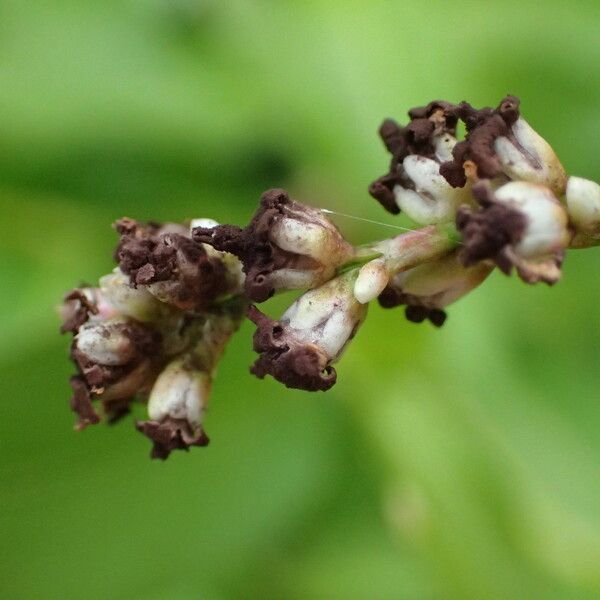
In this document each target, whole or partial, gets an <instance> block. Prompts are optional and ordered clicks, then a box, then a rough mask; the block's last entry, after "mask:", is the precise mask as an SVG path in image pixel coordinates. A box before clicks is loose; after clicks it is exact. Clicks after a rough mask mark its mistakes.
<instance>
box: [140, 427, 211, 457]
mask: <svg viewBox="0 0 600 600" xmlns="http://www.w3.org/2000/svg"><path fill="white" fill-rule="evenodd" d="M136 428H137V430H138V431H140V432H141V433H143V434H144V435H145V436H146V437H148V438H150V439H151V440H152V441H153V442H154V445H153V447H152V452H151V453H150V456H151V457H152V458H158V459H160V460H165V459H167V458H168V457H169V454H171V452H172V451H173V450H189V448H190V446H208V444H209V441H210V440H209V439H208V436H207V435H206V433H205V432H204V430H203V429H202V428H201V427H199V426H198V427H197V428H196V429H195V430H194V429H192V427H191V426H190V424H189V423H188V422H187V421H186V420H185V419H172V418H166V419H164V420H163V421H160V422H159V421H138V422H137V423H136Z"/></svg>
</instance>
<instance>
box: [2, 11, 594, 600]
mask: <svg viewBox="0 0 600 600" xmlns="http://www.w3.org/2000/svg"><path fill="white" fill-rule="evenodd" d="M599 22H600V4H598V2H594V1H588V2H576V3H574V2H570V3H565V2H559V1H558V0H552V1H549V2H545V3H538V2H533V1H526V0H521V1H519V2H515V1H512V0H507V1H504V2H496V3H493V4H492V3H483V2H481V3H480V2H472V1H467V2H461V3H458V2H437V1H433V2H429V3H425V2H414V1H407V2H393V1H390V0H386V1H374V2H358V1H355V0H345V1H341V0H335V1H333V0H330V1H325V0H322V1H317V0H307V1H297V2H268V1H266V0H262V1H250V0H246V1H244V0H234V1H230V2H217V1H216V0H129V1H125V0H106V1H104V2H102V1H101V2H92V1H90V0H55V1H53V2H43V1H37V0H34V1H31V2H25V1H23V0H4V1H3V2H1V3H0V214H1V217H2V218H1V223H2V230H1V235H0V248H1V251H2V254H1V255H2V261H0V281H1V289H2V294H0V310H2V315H3V318H2V326H3V329H2V335H0V386H1V387H0V392H1V393H0V397H1V398H2V402H1V404H0V445H1V448H2V452H1V454H0V457H1V458H0V465H1V471H0V472H1V476H2V478H1V484H0V506H1V510H0V532H1V540H2V541H1V543H0V597H2V598H7V599H35V598H43V599H44V600H50V599H54V598H57V599H58V598H60V599H70V598H73V599H81V598H85V599H87V600H94V599H106V598H110V599H124V600H125V599H127V600H135V599H137V598H139V599H144V600H153V599H160V600H162V599H168V600H170V599H184V600H187V599H202V600H213V599H214V600H220V599H238V598H239V599H252V598H257V599H265V598H269V599H270V598H273V599H282V598H284V599H291V600H304V599H326V600H329V599H331V600H336V599H340V600H341V599H344V600H354V599H357V600H359V599H360V600H362V599H375V600H386V599H406V600H471V599H473V600H496V599H498V600H505V599H510V600H512V599H515V600H520V599H526V600H529V599H535V598H544V599H545V598H549V599H553V600H554V599H577V600H579V599H588V598H589V599H592V598H598V597H600V476H599V463H600V397H599V396H600V394H599V390H600V370H599V369H598V356H600V309H599V303H598V294H599V293H600V286H599V283H598V282H599V278H598V268H599V267H598V266H599V264H600V250H599V249H592V250H588V251H586V252H583V251H579V253H578V252H577V251H574V252H572V253H570V254H569V255H568V257H567V260H566V263H565V266H564V276H563V280H562V281H561V283H560V284H559V285H558V286H556V287H554V288H548V287H544V286H542V285H539V286H536V287H529V286H526V285H525V284H523V283H521V282H520V281H518V280H517V278H516V277H513V278H506V277H504V276H503V275H501V274H495V275H493V276H492V277H491V278H490V280H488V281H487V282H486V283H485V285H483V286H482V288H481V289H479V290H477V291H476V292H475V293H473V294H472V295H470V296H469V297H467V298H466V299H464V300H463V301H461V302H460V303H458V304H457V305H456V306H453V307H451V308H450V310H449V315H450V316H449V319H448V322H447V323H446V325H445V326H444V327H443V328H442V329H441V330H439V331H438V330H434V329H433V328H432V327H430V326H429V325H428V324H424V325H421V326H416V325H414V324H412V323H409V322H407V321H405V320H404V318H403V313H402V310H396V311H383V310H381V309H380V308H379V307H378V306H373V307H372V308H371V310H370V315H369V318H368V319H367V321H366V324H365V325H364V327H363V329H362V330H361V332H360V334H359V335H358V336H357V338H356V339H355V340H354V342H353V343H352V345H351V347H350V348H349V350H348V352H347V353H346V355H345V357H344V359H343V360H342V362H341V363H340V365H339V369H338V374H339V383H338V385H336V387H335V388H334V389H333V390H332V391H331V392H329V393H327V394H309V393H302V392H297V391H290V390H286V389H284V388H283V387H282V386H280V385H278V384H277V383H276V382H273V381H272V380H269V381H263V382H261V381H258V380H256V379H253V378H252V377H251V376H250V375H249V374H248V365H249V364H250V362H251V361H252V351H251V335H252V328H251V327H250V326H249V325H248V324H246V325H245V326H244V327H243V328H242V330H241V331H240V333H239V334H238V335H237V336H236V338H235V340H234V342H233V343H232V345H231V346H230V348H229V349H228V351H227V353H226V356H225V359H224V360H223V363H222V365H221V368H220V373H219V378H218V380H217V383H216V385H215V388H214V392H213V399H212V405H211V411H210V414H209V417H208V420H207V430H208V432H209V434H210V437H211V439H212V442H211V445H210V446H209V448H207V449H205V450H202V449H195V450H194V451H192V452H190V453H189V454H185V453H176V454H175V455H173V456H172V457H171V458H170V459H169V460H168V461H167V462H166V463H164V464H163V463H161V464H159V463H157V462H151V461H150V460H149V459H148V452H149V444H148V441H147V440H146V439H144V438H143V437H142V436H141V435H139V434H138V433H136V432H135V431H134V429H133V426H132V423H131V421H129V422H123V423H120V424H119V425H117V426H115V427H95V428H89V429H88V430H86V431H84V432H82V433H79V434H77V433H75V432H74V431H73V430H72V423H73V416H72V415H71V413H70V412H69V409H68V398H69V394H70V392H69V388H68V385H67V379H68V375H69V373H70V371H71V367H70V365H69V362H68V360H67V345H68V340H67V338H66V337H64V338H62V339H61V338H60V337H59V336H58V333H57V329H58V318H57V317H56V315H55V312H54V306H55V305H56V304H58V302H59V300H60V298H61V295H62V293H63V291H65V290H67V289H69V288H71V287H73V286H75V285H77V284H79V283H80V282H81V281H92V282H93V281H95V280H96V279H97V277H98V276H99V275H101V274H102V273H104V272H106V271H108V270H109V269H110V268H111V264H112V263H111V251H112V246H113V244H114V242H115V236H114V232H113V231H112V230H111V228H110V224H111V222H112V221H113V220H115V219H116V218H118V217H121V216H124V215H126V216H130V217H135V218H139V219H150V218H152V219H157V220H160V219H171V220H180V219H185V218H190V217H201V216H206V217H212V218H215V219H217V220H219V221H221V222H235V223H244V222H245V221H246V220H247V219H248V217H249V216H250V215H251V214H252V212H253V210H254V208H255V205H256V201H257V199H258V197H259V195H260V193H261V192H262V191H263V190H264V189H266V188H268V187H275V186H282V187H286V188H287V189H288V190H289V191H290V192H291V193H292V195H293V196H294V197H296V198H298V199H300V200H302V201H305V202H306V203H309V204H313V205H316V206H322V207H326V208H329V209H331V210H336V211H339V212H343V213H350V214H352V215H356V216H362V217H365V218H368V219H375V220H379V221H383V222H385V223H390V224H395V223H397V222H398V221H395V220H394V218H393V217H391V216H389V215H387V214H385V213H384V212H383V210H382V209H381V208H380V207H379V205H378V204H377V203H376V202H375V201H374V200H372V199H370V198H369V196H368V194H367V193H366V188H367V186H368V184H369V182H370V181H371V180H372V179H374V178H375V177H377V176H378V175H380V174H381V173H383V172H384V171H385V168H386V163H387V160H388V158H387V155H386V153H385V152H384V150H383V148H382V146H381V143H380V142H379V140H378V138H377V135H376V130H377V127H378V125H379V123H380V121H381V120H382V119H383V118H384V117H387V116H394V117H396V118H397V119H400V120H401V119H403V118H404V116H405V113H406V111H407V110H408V108H410V107H412V106H414V105H420V104H424V103H426V102H428V101H429V100H431V99H434V98H445V99H448V100H452V101H460V100H463V99H468V100H469V101H471V102H473V103H475V104H479V105H486V104H494V105H495V104H496V103H497V102H498V100H499V99H500V98H501V97H503V96H504V95H505V94H506V93H513V94H517V95H519V96H520V97H521V99H522V109H523V114H524V115H525V117H526V118H527V119H528V121H529V122H531V123H532V125H533V126H534V127H535V128H536V129H537V130H538V131H539V132H540V133H541V134H542V135H544V137H546V138H547V139H548V140H549V141H550V142H551V143H552V145H553V146H554V148H555V150H556V151H557V153H558V155H559V156H560V157H561V159H562V161H563V163H564V165H565V166H566V168H567V170H568V171H569V172H571V173H574V174H578V175H581V176H583V177H589V178H593V179H596V180H599V179H600V159H599V156H600V112H599V111H598V106H599V104H600V69H599V68H598V65H600V38H599V36H598V23H599ZM336 222H337V223H338V225H339V226H340V227H341V228H342V229H343V231H344V232H345V233H346V234H347V235H348V236H349V238H350V239H352V240H353V241H355V242H356V243H361V242H365V241H367V240H369V239H375V238H379V237H385V236H387V235H389V234H390V233H391V230H388V229H387V228H385V227H383V226H382V227H380V226H376V225H372V224H367V223H360V222H356V221H353V220H347V219H344V218H343V217H336ZM286 302H289V297H282V298H279V299H275V300H274V301H272V302H271V303H270V304H269V305H267V310H268V311H270V312H271V314H273V315H276V314H277V313H278V311H281V310H283V308H284V306H285V304H286Z"/></svg>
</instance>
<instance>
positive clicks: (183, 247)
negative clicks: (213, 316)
mask: <svg viewBox="0 0 600 600" xmlns="http://www.w3.org/2000/svg"><path fill="white" fill-rule="evenodd" d="M115 228H116V229H117V231H118V232H119V233H120V234H121V239H120V241H119V245H118V246H117V249H116V251H115V259H116V260H117V262H118V263H119V268H120V269H121V270H122V271H123V272H124V273H125V274H126V275H129V278H130V281H131V284H132V285H133V286H137V285H148V284H152V283H157V282H162V281H169V282H175V284H176V285H175V286H174V287H173V289H172V290H171V291H170V292H169V293H170V294H171V295H172V303H173V304H175V305H176V306H178V307H180V308H184V309H190V310H191V309H196V310H202V309H205V308H206V307H208V306H209V305H210V304H211V303H212V302H213V301H214V300H215V299H216V298H217V297H218V296H220V295H222V294H224V293H225V292H226V291H227V285H228V284H227V277H226V275H227V273H226V268H225V266H224V265H223V263H222V261H221V260H220V259H219V258H218V257H215V256H208V254H207V252H206V250H205V248H203V246H202V244H201V243H199V242H196V241H194V240H193V239H191V238H190V237H188V236H186V235H183V234H182V233H178V232H176V231H170V230H168V229H166V228H164V227H163V228H161V227H160V226H158V225H157V224H154V223H150V224H148V225H144V224H140V223H137V222H136V221H133V220H132V219H121V220H120V221H117V223H116V224H115Z"/></svg>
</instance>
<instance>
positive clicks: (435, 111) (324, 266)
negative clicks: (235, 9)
mask: <svg viewBox="0 0 600 600" xmlns="http://www.w3.org/2000/svg"><path fill="white" fill-rule="evenodd" d="M408 117H409V121H408V123H407V124H406V125H400V124H399V123H397V122H396V121H394V120H392V119H386V120H385V121H384V122H383V124H382V125H381V127H380V129H379V134H380V136H381V138H382V141H383V143H384V146H385V148H386V150H387V151H388V152H389V153H390V155H391V160H390V162H389V168H388V170H387V172H386V173H384V175H382V176H381V177H379V178H378V179H376V180H375V181H374V182H373V183H372V184H371V186H370V187H369V192H370V194H371V195H372V196H373V197H374V198H375V199H376V200H377V201H379V202H380V204H381V205H382V206H383V207H384V208H385V209H386V210H387V211H388V212H390V213H391V214H398V213H400V212H405V213H406V214H407V216H409V217H410V218H411V219H412V220H413V221H414V222H415V223H416V224H417V227H416V228H415V229H414V230H409V231H407V232H405V233H402V234H400V235H396V236H394V237H391V238H388V239H384V240H379V241H375V242H372V243H368V244H364V245H361V246H355V245H353V244H352V243H351V241H350V240H347V239H346V238H345V237H344V235H343V233H342V232H341V231H340V230H339V229H338V228H337V227H336V226H335V225H334V224H333V223H332V222H331V221H330V220H329V219H328V218H327V216H326V213H327V212H328V211H326V210H322V209H319V208H314V207H311V206H309V205H307V204H303V203H301V202H299V201H297V200H294V199H292V198H291V197H290V196H289V195H288V193H287V192H285V191H284V190H281V189H272V190H268V191H266V192H265V193H264V194H263V195H262V197H261V199H260V202H259V206H258V209H257V210H256V212H255V214H254V216H253V217H252V219H251V221H250V223H249V224H248V225H246V226H245V227H238V226H236V225H220V224H218V223H217V222H215V221H213V220H212V219H208V218H200V219H193V220H191V221H190V222H188V223H162V224H160V223H141V222H138V221H135V220H133V219H127V218H124V219H121V220H119V221H118V222H117V223H116V224H115V229H116V230H117V233H118V234H119V241H118V244H117V248H116V250H115V254H114V257H115V261H116V263H117V266H116V268H115V269H114V270H113V271H112V272H111V273H109V274H107V275H104V276H103V277H101V278H100V280H99V284H98V286H97V287H82V288H79V289H75V290H72V291H71V292H69V293H68V294H67V295H66V296H65V298H64V302H63V305H62V307H61V308H60V314H61V317H62V320H63V324H62V326H61V331H62V332H70V333H71V334H72V335H73V339H72V344H71V351H70V355H71V359H72V361H73V363H74V365H75V368H76V371H77V372H76V374H75V375H74V376H73V377H72V378H71V387H72V390H73V394H72V398H71V408H72V410H73V411H74V412H75V413H76V415H77V421H76V425H75V427H76V429H84V428H85V427H87V426H89V425H93V424H96V423H98V422H100V421H101V420H102V419H103V418H104V419H105V420H106V421H108V422H109V423H113V422H116V421H117V420H119V419H121V418H122V417H124V416H126V415H127V414H128V412H129V411H130V407H131V404H132V403H134V402H141V403H144V404H146V405H147V411H148V418H147V419H146V420H140V421H137V423H136V426H137V429H138V430H139V431H140V432H142V433H143V434H144V435H145V436H146V437H148V438H149V439H150V440H151V441H152V444H153V447H152V452H151V456H152V457H153V458H158V459H165V458H167V457H168V456H169V455H170V453H171V452H172V451H173V450H188V449H189V448H190V447H192V446H206V445H207V444H208V442H209V438H208V436H207V434H206V432H205V429H204V422H205V416H206V413H207V409H208V406H209V397H210V391H211V387H212V383H213V380H214V377H215V375H216V371H217V366H218V363H219V361H220V360H221V359H222V356H223V354H224V352H225V350H226V346H227V343H228V342H229V340H230V339H231V337H232V335H233V334H234V333H235V332H236V331H237V330H238V328H239V326H240V325H241V323H242V322H243V320H244V319H245V318H248V319H249V320H250V321H251V322H252V323H253V324H254V325H255V326H256V330H255V333H254V337H253V347H254V350H255V351H256V352H257V354H258V357H257V359H256V361H255V362H254V364H253V365H252V366H251V368H250V371H251V373H253V374H254V375H256V376H257V377H259V378H261V379H262V378H265V377H266V376H269V377H272V378H273V379H275V380H277V381H279V382H280V383H283V384H284V385H285V386H287V387H290V388H296V389H302V390H306V391H325V390H328V389H330V388H331V387H332V386H333V385H334V384H335V382H336V379H337V373H336V369H335V367H334V365H335V364H336V363H337V362H338V361H339V360H340V358H341V356H342V354H343V352H344V351H345V350H346V349H347V347H348V346H349V344H350V342H351V340H352V339H353V338H354V336H355V335H356V333H357V332H358V330H359V328H360V327H361V326H362V324H363V323H364V321H365V319H366V316H367V312H368V305H369V303H370V302H372V301H374V300H377V301H378V303H379V304H380V306H382V307H383V308H394V307H397V306H404V307H405V309H404V314H405V316H406V318H407V319H408V320H409V321H411V322H415V323H421V322H424V321H428V322H430V323H431V324H432V325H434V326H436V327H440V326H442V325H443V324H444V322H445V321H446V318H447V314H446V309H447V307H448V306H449V305H451V304H452V303H454V302H456V301H457V300H459V299H460V298H462V297H463V296H465V295H466V294H468V293H471V292H472V291H473V290H474V289H475V288H477V287H478V286H479V285H481V284H482V283H483V282H484V281H485V279H486V278H487V277H488V276H489V275H490V273H491V272H492V271H493V270H495V269H496V268H498V269H499V270H500V271H502V272H503V273H505V274H506V275H509V274H511V273H512V272H513V271H515V272H516V273H517V275H518V276H519V277H520V278H521V279H522V280H523V281H524V282H526V283H528V284H535V283H538V282H544V283H547V284H550V285H552V284H555V283H556V282H558V281H559V279H560V277H561V269H562V264H563V261H564V259H565V256H566V254H567V252H568V250H571V249H577V248H580V249H581V248H590V247H593V246H598V245H600V186H599V185H598V184H597V183H595V182H593V181H590V180H587V179H583V178H580V177H575V176H568V175H567V172H566V170H565V169H564V167H563V165H562V164H561V162H560V161H559V159H558V157H557V155H556V153H555V152H554V150H553V149H552V147H551V145H550V144H549V143H548V142H547V141H546V140H544V139H543V138H542V137H541V136H540V135H539V134H538V133H537V132H536V131H534V130H533V129H532V127H531V126H530V125H529V124H528V123H527V122H526V121H525V120H524V118H523V117H522V116H521V114H520V102H519V100H518V98H516V97H514V96H507V97H506V98H504V99H503V100H502V101H501V102H500V104H499V105H498V106H497V107H496V108H491V107H485V108H480V109H477V108H474V107H473V106H471V105H470V104H468V103H467V102H461V103H459V104H452V103H449V102H445V101H440V100H436V101H433V102H430V103H429V104H427V105H426V106H423V107H418V108H414V109H412V110H410V111H409V113H408ZM459 122H462V123H463V124H464V126H465V128H466V132H467V133H466V136H465V138H464V139H462V140H459V139H458V138H457V134H456V132H457V125H458V124H459ZM290 290H297V291H299V293H300V295H299V296H298V297H297V298H296V300H295V301H294V302H293V303H292V304H291V305H290V307H289V308H288V309H287V310H286V311H285V312H284V313H283V315H282V316H281V317H280V318H279V319H273V318H271V317H269V316H268V315H267V314H265V313H264V312H263V311H262V310H260V309H259V308H258V307H257V306H256V305H257V304H259V303H261V302H264V301H266V300H268V299H269V298H271V297H272V296H273V295H274V294H277V293H280V292H284V291H290Z"/></svg>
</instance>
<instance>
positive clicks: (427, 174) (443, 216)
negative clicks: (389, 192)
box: [394, 154, 469, 225]
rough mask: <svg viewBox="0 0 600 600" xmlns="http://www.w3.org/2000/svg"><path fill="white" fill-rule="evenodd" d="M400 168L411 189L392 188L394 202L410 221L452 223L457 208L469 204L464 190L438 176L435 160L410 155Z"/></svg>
mask: <svg viewBox="0 0 600 600" xmlns="http://www.w3.org/2000/svg"><path fill="white" fill-rule="evenodd" d="M402 166H403V168H404V171H405V173H406V175H407V177H409V178H410V180H411V181H412V182H413V183H414V186H415V189H414V190H412V189H409V188H404V187H402V186H400V185H396V186H395V187H394V194H395V196H396V203H397V204H398V206H399V207H400V209H401V210H402V211H404V212H405V213H406V214H407V215H408V216H409V217H410V218H411V219H412V220H413V221H416V222H417V223H420V224H422V225H430V224H433V223H444V222H447V221H452V220H453V219H454V217H455V215H456V210H457V208H458V206H459V205H460V204H461V203H463V202H468V201H469V192H468V190H467V189H466V188H453V187H452V186H451V185H450V184H449V183H448V182H447V181H446V179H445V178H444V177H443V176H442V175H440V165H439V163H437V162H436V161H435V160H432V159H430V158H426V157H424V156H417V155H415V154H411V155H410V156H407V157H406V158H405V159H404V161H403V163H402Z"/></svg>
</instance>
